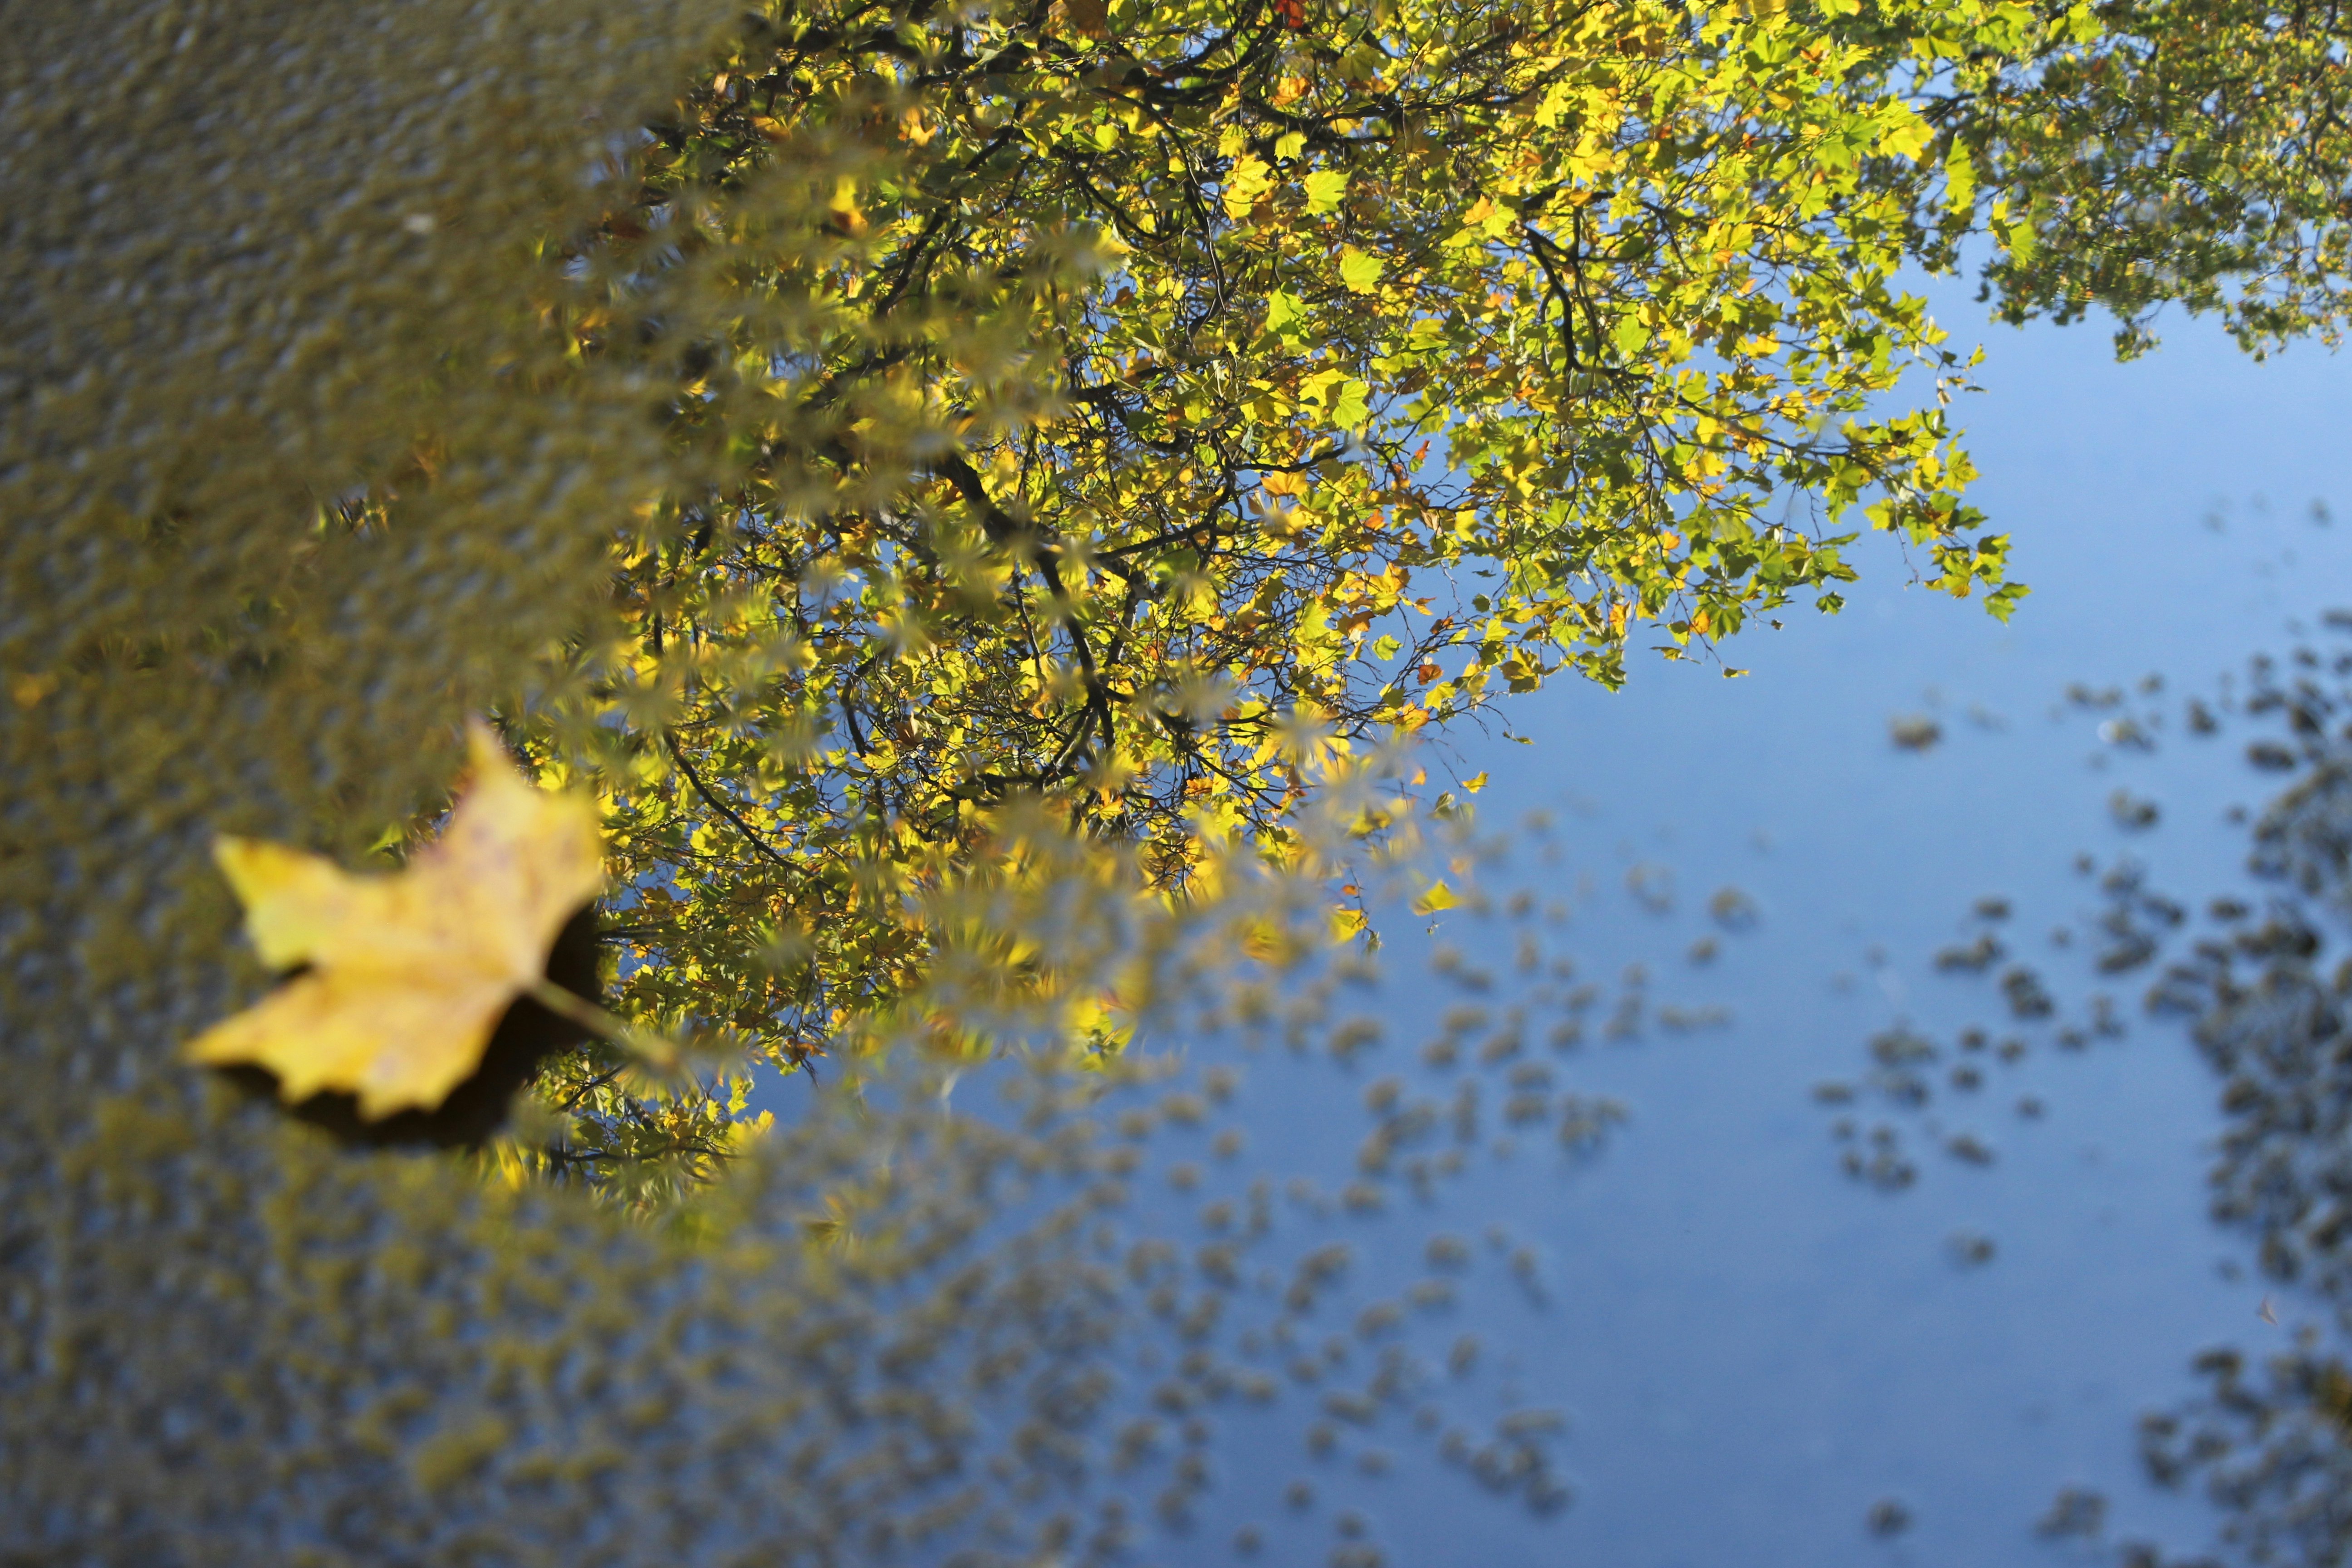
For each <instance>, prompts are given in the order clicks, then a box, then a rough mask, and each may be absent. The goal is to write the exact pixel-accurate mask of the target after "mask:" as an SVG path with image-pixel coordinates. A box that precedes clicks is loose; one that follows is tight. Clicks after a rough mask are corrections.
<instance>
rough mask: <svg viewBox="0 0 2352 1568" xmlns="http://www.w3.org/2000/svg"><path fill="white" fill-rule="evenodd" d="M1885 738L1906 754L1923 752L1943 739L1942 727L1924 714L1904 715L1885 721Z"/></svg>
mask: <svg viewBox="0 0 2352 1568" xmlns="http://www.w3.org/2000/svg"><path fill="white" fill-rule="evenodd" d="M1886 734H1887V738H1888V739H1889V740H1891V741H1893V742H1895V745H1896V746H1897V747H1898V748H1899V749H1901V750H1903V751H1906V752H1925V751H1930V750H1932V749H1933V748H1934V747H1935V744H1936V742H1938V741H1940V740H1942V739H1943V738H1944V727H1943V726H1942V725H1941V724H1938V723H1937V722H1936V721H1935V720H1933V719H1931V718H1929V717H1928V716H1927V714H1925V713H1904V714H1898V715H1897V716H1895V718H1892V719H1889V720H1888V721H1886Z"/></svg>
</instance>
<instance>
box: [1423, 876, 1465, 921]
mask: <svg viewBox="0 0 2352 1568" xmlns="http://www.w3.org/2000/svg"><path fill="white" fill-rule="evenodd" d="M1461 901H1462V895H1461V894H1459V893H1457V892H1455V891H1454V889H1451V888H1449V887H1447V886H1446V885H1445V884H1444V883H1443V882H1432V883H1431V884H1430V885H1429V891H1427V892H1425V893H1423V894H1422V896H1421V897H1419V898H1417V899H1415V900H1413V901H1412V912H1413V913H1414V914H1417V915H1433V914H1435V913H1437V911H1438V910H1450V909H1452V908H1453V907H1454V905H1456V904H1458V903H1460V902H1461Z"/></svg>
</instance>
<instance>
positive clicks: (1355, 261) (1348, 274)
mask: <svg viewBox="0 0 2352 1568" xmlns="http://www.w3.org/2000/svg"><path fill="white" fill-rule="evenodd" d="M1380 280H1381V258H1379V257H1377V256H1367V255H1366V254H1365V253H1364V252H1362V251H1360V250H1358V249H1357V248H1356V247H1354V246H1352V245H1350V246H1346V247H1342V248H1341V250H1340V252H1339V281H1340V282H1342V283H1345V284H1346V285H1347V286H1348V287H1349V289H1351V290H1352V291H1354V292H1355V293H1358V294H1369V293H1370V292H1371V291H1372V289H1373V287H1374V286H1375V285H1377V284H1378V283H1379V282H1380Z"/></svg>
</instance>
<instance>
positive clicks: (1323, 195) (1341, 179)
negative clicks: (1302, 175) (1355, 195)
mask: <svg viewBox="0 0 2352 1568" xmlns="http://www.w3.org/2000/svg"><path fill="white" fill-rule="evenodd" d="M1347 194H1348V176H1347V175H1345V174H1341V173H1340V172H1339V170H1337V169H1318V170H1316V171H1315V172H1314V173H1313V174H1309V175H1307V211H1308V212H1310V213H1328V212H1330V211H1332V210H1333V209H1335V208H1337V207H1338V206H1339V202H1340V200H1341V198H1343V197H1344V196H1346V195H1347Z"/></svg>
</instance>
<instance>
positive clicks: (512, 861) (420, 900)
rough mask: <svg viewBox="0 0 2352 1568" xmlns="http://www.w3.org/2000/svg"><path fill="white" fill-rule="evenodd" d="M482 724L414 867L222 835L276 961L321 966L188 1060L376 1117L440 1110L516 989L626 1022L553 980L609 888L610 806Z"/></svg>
mask: <svg viewBox="0 0 2352 1568" xmlns="http://www.w3.org/2000/svg"><path fill="white" fill-rule="evenodd" d="M469 738H470V741H471V749H472V753H473V756H472V763H473V773H472V779H471V781H470V783H469V784H467V789H466V791H465V794H464V795H463V797H462V798H461V799H460V800H459V801H458V802H457V806H456V807H455V809H453V810H452V811H451V812H450V814H449V823H448V826H447V828H446V830H445V831H444V832H443V834H442V836H441V837H440V839H439V840H438V841H437V842H436V843H433V844H429V845H427V846H425V847H424V848H422V849H420V850H418V851H417V852H416V854H415V856H414V857H413V858H411V859H410V861H409V863H408V866H407V868H405V869H404V870H401V871H398V872H395V873H392V874H388V875H386V874H375V875H359V876H355V875H353V874H352V873H351V872H348V871H345V870H344V869H342V868H341V867H339V866H337V865H335V864H334V863H333V862H332V861H331V860H327V859H324V858H320V857H319V856H316V855H311V854H308V853H306V852H304V851H302V850H299V849H292V848H289V847H286V846H285V845H282V844H268V843H263V842H260V841H257V840H255V839H250V838H233V837H226V836H224V837H221V838H219V839H217V840H216V841H215V844H214V846H213V857H214V858H215V860H216V861H218V862H219V865H220V868H221V872H222V874H223V875H224V876H226V878H227V879H228V881H229V885H230V886H231V887H233V888H235V889H236V895H237V898H238V899H239V900H242V901H243V903H244V904H245V908H246V925H247V931H249V933H250V934H251V936H252V938H253V944H254V946H255V947H256V948H257V949H258V950H259V951H260V953H261V958H262V962H264V963H268V965H270V966H271V967H272V968H274V969H289V968H292V967H294V966H295V965H298V964H301V965H307V966H308V967H307V968H305V969H304V970H303V972H302V973H299V974H297V975H296V976H295V977H294V978H293V979H291V980H289V981H288V982H287V983H286V984H283V985H281V986H279V987H278V989H277V990H276V991H273V992H271V993H270V994H268V996H265V997H263V998H262V999H261V1000H260V1001H259V1002H257V1003H256V1004H255V1005H252V1006H251V1007H248V1008H247V1009H246V1010H245V1011H244V1012H242V1013H239V1014H236V1016H233V1017H229V1018H225V1019H223V1020H222V1021H221V1022H220V1023H218V1024H215V1025H214V1026H212V1027H211V1028H209V1029H207V1030H205V1032H204V1033H203V1034H201V1035H199V1036H197V1037H195V1038H194V1040H191V1041H190V1042H188V1046H187V1055H188V1057H189V1058H190V1059H191V1060H194V1061H197V1062H202V1063H204V1064H205V1065H207V1066H215V1067H220V1066H227V1065H231V1064H234V1063H241V1062H249V1063H252V1064H254V1065H256V1066H258V1067H263V1068H268V1069H269V1071H270V1072H272V1073H274V1074H275V1075H277V1078H278V1092H279V1094H280V1095H281V1096H282V1097H283V1098H284V1099H285V1100H287V1101H288V1103H289V1104H291V1103H295V1102H298V1101H300V1100H307V1099H309V1098H310V1096H312V1095H314V1094H317V1093H319V1092H320V1091H322V1090H330V1089H332V1090H341V1091H343V1092H346V1093H349V1094H352V1095H353V1096H355V1097H356V1098H357V1099H358V1101H359V1114H360V1115H361V1116H362V1118H364V1119H366V1120H369V1121H375V1120H378V1119H381V1118H383V1117H385V1116H388V1115H391V1114H392V1113H393V1112H394V1111H397V1110H406V1109H408V1108H411V1107H415V1108H416V1109H418V1110H426V1111H430V1110H434V1109H436V1108H437V1107H438V1106H439V1105H440V1104H441V1102H442V1101H443V1100H446V1099H447V1098H448V1095H449V1091H450V1090H451V1089H455V1088H456V1087H457V1085H458V1084H460V1083H463V1082H464V1081H465V1080H466V1079H467V1078H469V1077H471V1076H472V1075H473V1073H474V1071H475V1069H476V1068H478V1067H479V1066H480V1065H481V1060H482V1053H483V1049H484V1047H486V1046H487V1045H488V1043H489V1038H490V1034H491V1031H492V1030H493V1029H495V1028H496V1027H497V1026H498V1022H499V1016H501V1015H502V1014H504V1013H505V1012H506V1010H507V1009H508V1008H509V1006H511V1005H513V1004H514V1002H515V1000H516V999H517V998H518V997H520V996H524V995H529V996H530V997H532V998H533V999H534V1000H537V1001H539V1002H540V1003H541V1005H546V1006H549V1007H551V1009H553V1010H554V1011H557V1012H561V1013H563V1014H566V1015H567V1016H572V1018H573V1019H574V1021H576V1022H583V1023H586V1024H587V1025H588V1026H590V1027H592V1028H595V1029H596V1030H597V1032H598V1033H610V1032H612V1031H611V1029H610V1028H609V1027H607V1026H609V1025H611V1024H613V1023H614V1022H616V1021H615V1020H611V1019H608V1018H605V1017H604V1014H603V1010H602V1009H601V1008H598V1007H595V1006H594V1005H593V1004H591V1003H588V1002H585V1001H583V1000H582V999H581V998H579V997H576V996H573V995H572V994H571V993H570V992H567V991H563V990H562V988H560V987H558V986H555V985H553V984H551V983H550V982H548V981H547V980H546V978H545V971H546V968H547V958H548V952H549V950H550V949H551V948H552V947H553V945H554V943H555V938H556V933H557V932H558V931H561V930H562V927H563V924H564V922H565V921H567V920H569V919H570V918H571V917H572V914H573V913H575V912H576V911H577V910H579V909H580V908H581V906H582V905H583V904H585V903H587V902H588V900H591V899H593V898H594V897H595V896H596V894H597V892H598V891H599V890H600V889H602V888H603V887H604V852H603V844H602V840H601V838H600V837H599V835H598V832H597V825H596V808H595V806H594V805H593V803H592V802H590V801H589V800H588V799H586V798H585V797H583V796H577V795H553V794H550V793H549V792H547V791H544V790H541V789H538V788H535V787H533V786H532V784H530V781H528V780H526V779H525V778H524V777H523V776H522V774H521V773H520V772H518V771H517V770H516V768H515V765H514V763H512V762H510V761H509V759H508V757H507V755H506V752H504V750H503V749H502V748H501V747H500V746H499V742H498V740H497V738H496V737H495V736H493V735H492V734H491V733H490V731H489V730H488V727H487V726H485V725H482V724H479V723H477V724H475V725H473V726H472V727H471V732H470V737H469ZM583 1015H586V1016H583ZM600 1020H601V1022H600Z"/></svg>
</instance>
